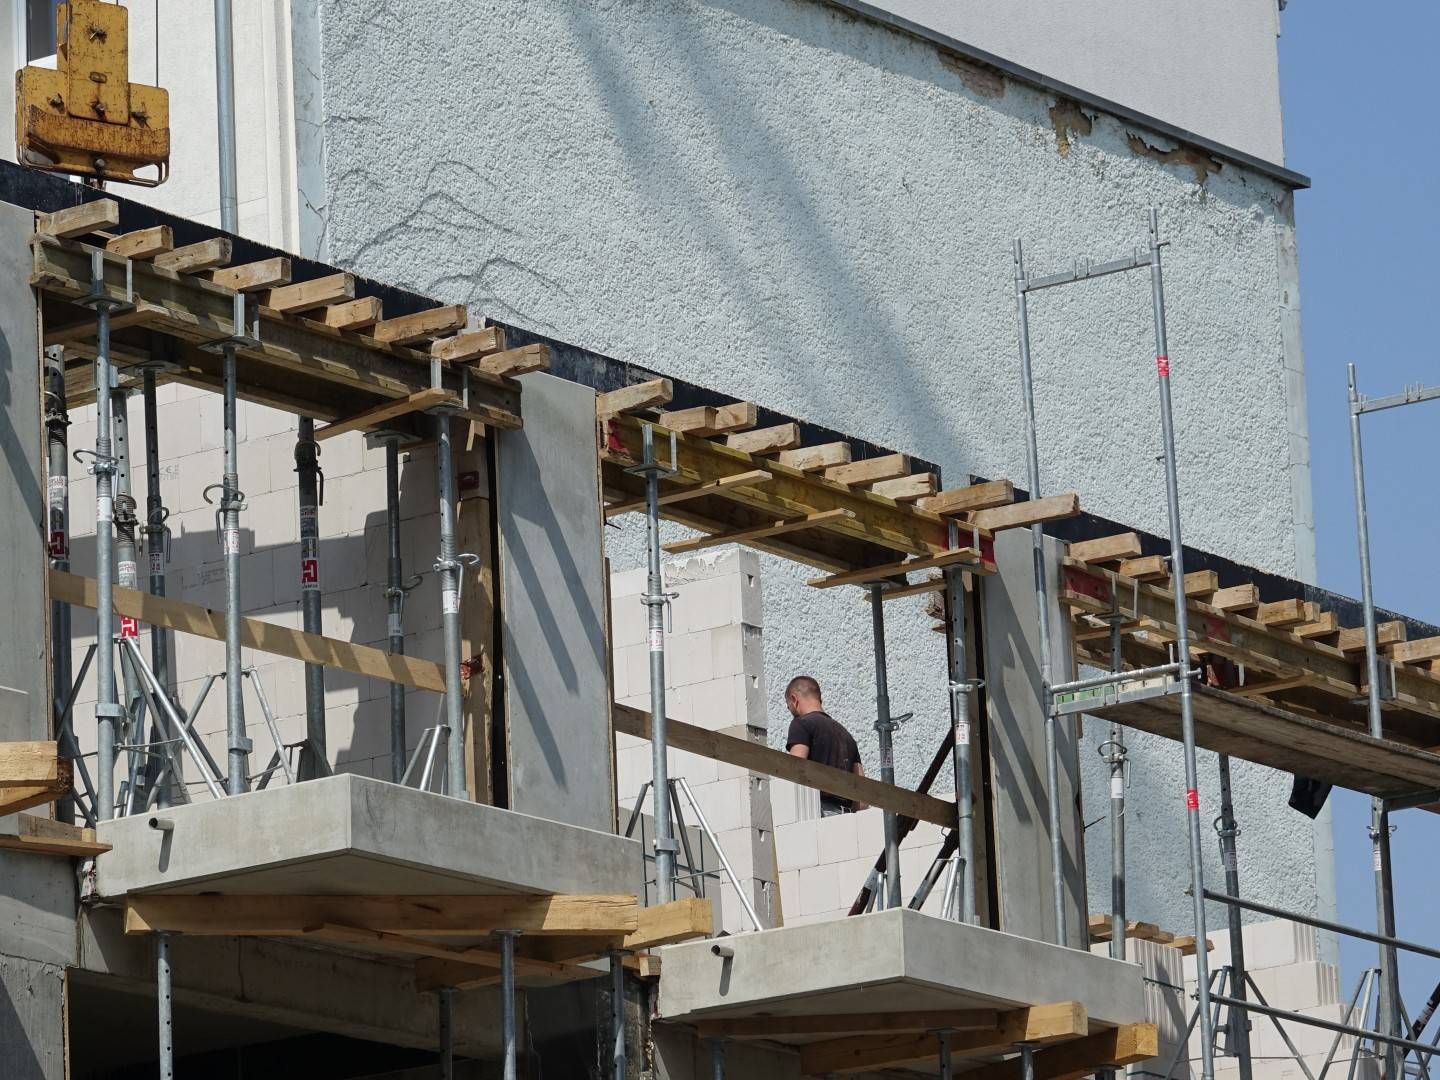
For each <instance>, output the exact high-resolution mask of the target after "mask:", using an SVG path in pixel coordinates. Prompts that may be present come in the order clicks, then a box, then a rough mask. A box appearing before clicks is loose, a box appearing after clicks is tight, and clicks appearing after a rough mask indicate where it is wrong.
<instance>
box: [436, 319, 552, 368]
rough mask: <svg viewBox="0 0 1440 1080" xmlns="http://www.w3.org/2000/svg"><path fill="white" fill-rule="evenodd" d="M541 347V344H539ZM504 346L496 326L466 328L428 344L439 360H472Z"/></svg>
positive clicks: (501, 330)
mask: <svg viewBox="0 0 1440 1080" xmlns="http://www.w3.org/2000/svg"><path fill="white" fill-rule="evenodd" d="M541 347H542V348H543V346H541ZM504 348H505V331H504V330H503V329H502V328H501V327H498V326H483V327H481V328H480V329H478V330H466V331H465V332H464V333H460V334H456V335H455V336H454V337H447V338H440V339H439V340H438V341H436V342H434V343H432V344H431V346H430V355H431V356H438V357H439V358H440V359H441V360H455V361H460V360H474V359H476V358H477V357H480V356H485V355H487V354H489V353H494V352H500V351H501V350H503V349H504Z"/></svg>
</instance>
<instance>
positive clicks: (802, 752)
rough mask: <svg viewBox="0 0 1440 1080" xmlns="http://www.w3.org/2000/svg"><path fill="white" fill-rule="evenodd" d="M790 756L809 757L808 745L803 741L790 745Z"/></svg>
mask: <svg viewBox="0 0 1440 1080" xmlns="http://www.w3.org/2000/svg"><path fill="white" fill-rule="evenodd" d="M790 756H791V757H798V758H805V759H807V760H808V759H809V757H810V747H809V746H808V745H806V744H805V743H803V742H797V743H795V744H793V745H792V746H791V747H790Z"/></svg>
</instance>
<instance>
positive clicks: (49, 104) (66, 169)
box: [15, 0, 170, 187]
mask: <svg viewBox="0 0 1440 1080" xmlns="http://www.w3.org/2000/svg"><path fill="white" fill-rule="evenodd" d="M55 17H56V22H57V27H56V41H57V42H58V49H57V56H56V66H55V67H54V68H43V67H36V66H34V65H33V64H32V65H30V66H29V67H23V68H21V69H20V70H19V71H17V72H16V73H15V143H16V147H17V149H18V151H19V154H18V156H19V160H20V161H21V162H22V163H23V164H26V165H30V166H33V167H35V168H38V169H46V170H48V171H50V172H63V173H75V174H78V175H80V176H93V177H96V178H98V179H101V180H118V181H122V182H124V183H127V184H141V185H143V186H145V187H154V186H155V185H157V184H161V183H164V181H165V178H166V177H167V176H168V175H169V173H170V94H169V92H168V91H166V90H163V89H161V88H160V87H158V86H146V85H144V84H143V83H132V82H131V81H130V26H129V22H130V13H129V12H128V11H127V10H126V9H125V8H124V7H123V6H122V5H120V4H106V3H101V2H100V0H69V3H64V4H60V5H59V6H58V7H57V9H56V16H55ZM152 166H153V167H154V168H155V170H156V171H155V172H154V173H153V174H148V175H145V176H138V175H136V172H137V170H139V169H144V168H149V167H152Z"/></svg>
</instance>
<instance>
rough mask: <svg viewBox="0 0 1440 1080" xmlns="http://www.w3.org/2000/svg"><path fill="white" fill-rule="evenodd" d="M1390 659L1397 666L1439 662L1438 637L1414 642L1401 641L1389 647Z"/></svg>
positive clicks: (1439, 643) (1439, 646)
mask: <svg viewBox="0 0 1440 1080" xmlns="http://www.w3.org/2000/svg"><path fill="white" fill-rule="evenodd" d="M1388 652H1389V654H1390V659H1391V660H1394V661H1395V662H1396V663H1397V664H1418V663H1421V662H1422V661H1427V660H1440V637H1427V638H1420V639H1418V640H1416V641H1402V642H1400V643H1399V644H1398V645H1392V646H1390V648H1389V650H1388Z"/></svg>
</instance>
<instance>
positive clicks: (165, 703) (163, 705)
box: [127, 640, 225, 799]
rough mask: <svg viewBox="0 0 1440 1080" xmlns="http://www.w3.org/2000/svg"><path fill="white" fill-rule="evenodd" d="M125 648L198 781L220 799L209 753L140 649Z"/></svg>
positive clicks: (130, 644) (132, 644)
mask: <svg viewBox="0 0 1440 1080" xmlns="http://www.w3.org/2000/svg"><path fill="white" fill-rule="evenodd" d="M127 646H128V648H129V650H130V659H131V660H132V661H133V662H134V664H135V668H136V670H137V671H139V672H140V680H141V681H142V682H143V683H145V685H147V686H148V687H149V688H150V694H151V700H152V701H154V702H155V704H156V707H157V710H159V711H163V712H164V713H165V719H166V720H168V721H169V722H170V723H171V724H172V725H174V727H175V734H176V736H177V737H178V738H179V739H180V741H181V742H182V743H184V744H185V749H186V750H188V751H189V752H190V756H191V757H192V758H194V759H195V763H196V765H197V766H198V767H199V769H200V779H201V780H203V781H204V782H205V787H206V788H207V789H208V790H209V792H210V794H211V795H212V796H213V797H214V798H217V799H218V798H221V797H222V796H223V795H224V794H225V792H224V791H222V790H221V788H220V783H219V779H220V778H219V776H218V775H216V776H211V774H210V773H209V772H208V771H206V770H207V766H208V767H209V768H214V761H213V759H212V758H211V757H210V754H209V751H207V750H205V744H204V743H202V742H199V741H198V740H197V739H196V738H195V733H194V731H193V730H192V729H191V726H190V724H189V723H188V722H187V721H186V720H185V718H184V717H182V716H181V715H180V711H179V710H178V709H176V708H175V705H174V703H173V702H172V701H171V700H170V698H169V696H168V695H167V694H166V693H165V690H164V688H163V687H162V686H161V685H160V682H159V680H158V679H157V678H156V677H155V673H154V672H153V671H151V670H150V666H149V665H148V664H146V663H145V655H144V654H143V653H142V652H141V651H140V647H139V646H138V645H136V644H135V643H134V642H133V641H128V640H127Z"/></svg>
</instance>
